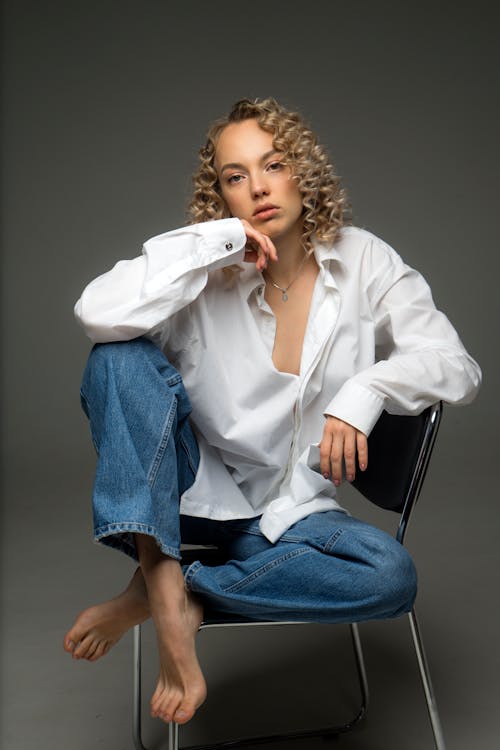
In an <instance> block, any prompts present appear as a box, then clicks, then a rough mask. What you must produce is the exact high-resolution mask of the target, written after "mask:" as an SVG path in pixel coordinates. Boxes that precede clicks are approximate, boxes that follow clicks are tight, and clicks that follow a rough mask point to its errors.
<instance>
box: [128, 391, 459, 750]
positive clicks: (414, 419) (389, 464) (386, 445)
mask: <svg viewBox="0 0 500 750" xmlns="http://www.w3.org/2000/svg"><path fill="white" fill-rule="evenodd" d="M441 414H442V404H440V403H439V404H435V405H434V406H432V407H429V408H428V409H426V410H425V411H424V412H422V414H420V415H418V416H394V415H389V414H388V413H387V412H384V413H383V414H382V416H381V417H380V419H379V421H378V422H377V424H376V425H375V427H374V429H373V431H372V433H371V435H370V437H369V440H368V446H369V447H368V455H369V466H368V469H367V470H366V471H365V472H359V471H358V472H357V475H356V480H355V481H354V482H353V484H354V486H355V487H356V489H357V490H358V491H359V492H361V494H362V495H364V497H366V498H367V499H368V500H370V501H371V502H373V503H375V504H376V505H378V506H379V507H381V508H385V509H387V510H391V511H394V512H396V513H398V514H399V515H400V520H399V525H398V529H397V532H396V539H397V540H398V541H399V542H401V544H403V541H404V536H405V533H406V530H407V528H408V522H409V520H410V516H411V513H412V511H413V508H414V506H415V503H416V501H417V498H418V496H419V493H420V490H421V487H422V484H423V481H424V477H425V473H426V470H427V466H428V463H429V459H430V456H431V453H432V449H433V446H434V441H435V439H436V435H437V431H438V427H439V422H440V420H441ZM184 555H185V560H184ZM194 560H201V562H202V563H203V564H206V565H210V564H212V565H216V564H220V562H221V558H220V553H219V552H218V550H216V549H209V548H202V549H195V550H192V549H191V550H187V551H186V552H185V553H183V562H184V561H185V562H187V563H190V562H193V561H194ZM205 617H206V619H205V621H204V622H203V624H202V626H201V627H202V629H204V628H214V627H228V626H250V627H255V626H259V625H267V626H268V625H289V624H293V625H297V624H298V623H296V622H294V623H282V622H280V623H270V622H255V621H253V620H246V619H244V618H237V617H235V618H232V617H231V618H229V617H228V616H227V615H225V614H220V613H216V612H208V613H206V615H205ZM408 617H409V622H410V629H411V634H412V638H413V645H414V648H415V653H416V656H417V661H418V666H419V669H420V677H421V680H422V686H423V689H424V693H425V699H426V702H427V708H428V711H429V718H430V722H431V726H432V731H433V735H434V742H435V746H436V750H445V744H444V739H443V734H442V730H441V723H440V720H439V715H438V711H437V706H436V700H435V697H434V692H433V688H432V684H431V679H430V674H429V668H428V665H427V660H426V657H425V652H424V647H423V642H422V636H421V632H420V627H419V625H418V621H417V617H416V614H415V610H414V609H413V610H412V611H411V612H409V613H408ZM303 625H304V626H306V625H307V623H303ZM349 627H350V630H351V637H352V643H353V649H354V655H355V659H356V665H357V672H358V678H359V686H360V693H361V705H360V708H359V710H358V712H357V714H356V715H355V716H354V717H353V719H352V720H351V721H349V722H348V723H346V724H344V725H341V726H329V727H321V728H319V729H311V730H305V731H301V732H289V733H286V734H273V735H270V736H266V737H251V738H245V739H236V740H228V741H225V742H218V743H215V744H203V745H193V746H190V747H189V748H184V750H220V749H222V748H235V747H241V746H244V745H247V744H252V743H253V744H260V743H265V742H273V741H279V740H284V739H300V738H305V737H316V736H322V737H328V736H331V735H338V734H340V733H342V732H346V731H348V730H349V729H351V728H352V727H353V726H354V725H355V724H357V723H358V722H359V721H360V719H362V717H363V716H364V715H365V713H366V709H367V706H368V682H367V677H366V670H365V665H364V659H363V652H362V649H361V641H360V637H359V631H358V627H357V625H356V623H352V624H351V625H349ZM133 738H134V745H135V748H136V750H146V748H145V746H144V745H143V744H142V739H141V626H140V625H137V626H136V627H135V628H134V716H133ZM169 750H179V735H178V726H177V725H176V724H175V723H172V724H171V725H170V726H169Z"/></svg>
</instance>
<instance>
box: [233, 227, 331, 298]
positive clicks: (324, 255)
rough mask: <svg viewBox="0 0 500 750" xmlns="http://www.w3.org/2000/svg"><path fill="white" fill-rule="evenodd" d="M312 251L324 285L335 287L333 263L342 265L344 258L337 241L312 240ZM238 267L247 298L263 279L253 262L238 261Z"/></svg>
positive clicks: (240, 282) (263, 283)
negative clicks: (322, 241) (327, 242)
mask: <svg viewBox="0 0 500 750" xmlns="http://www.w3.org/2000/svg"><path fill="white" fill-rule="evenodd" d="M313 252H314V256H315V258H316V261H317V263H318V266H319V268H320V273H321V275H322V277H323V282H324V284H325V286H329V287H336V286H337V285H336V283H335V281H334V276H333V274H334V272H335V264H337V263H338V264H339V265H340V266H342V267H344V266H345V260H344V259H343V256H342V254H341V252H340V251H339V249H338V242H337V243H335V244H333V245H331V244H328V245H327V244H323V243H321V242H317V241H315V240H313ZM238 267H239V268H240V269H241V271H236V274H237V276H238V278H239V286H240V289H241V293H242V296H243V297H244V299H246V300H248V299H249V297H250V295H251V294H252V293H253V292H255V291H256V290H257V289H258V288H259V287H263V286H265V280H264V277H263V276H262V274H261V273H260V271H257V269H256V268H255V266H254V265H253V264H249V263H240V264H238Z"/></svg>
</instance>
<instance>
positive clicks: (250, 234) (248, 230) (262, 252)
mask: <svg viewBox="0 0 500 750" xmlns="http://www.w3.org/2000/svg"><path fill="white" fill-rule="evenodd" d="M240 221H241V223H242V224H243V229H244V230H245V234H246V236H247V244H246V248H245V249H246V252H245V257H244V258H243V260H245V261H247V262H248V263H255V267H256V268H257V271H263V270H264V269H265V268H266V267H267V262H268V259H269V258H271V260H278V253H277V251H276V248H275V247H274V245H273V242H272V240H271V239H270V238H269V237H268V236H267V235H266V234H262V232H258V231H257V230H256V229H254V228H253V226H252V225H251V224H249V222H248V221H246V220H245V219H240Z"/></svg>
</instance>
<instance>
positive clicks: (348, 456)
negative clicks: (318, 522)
mask: <svg viewBox="0 0 500 750" xmlns="http://www.w3.org/2000/svg"><path fill="white" fill-rule="evenodd" d="M319 455H320V469H321V473H322V474H323V476H324V477H325V479H329V478H330V477H331V478H332V481H333V482H334V484H335V485H337V486H338V485H339V484H340V483H341V481H342V459H343V460H344V463H345V474H346V479H347V481H348V482H352V480H353V479H354V477H355V476H356V455H357V457H358V464H359V468H360V469H361V471H364V470H365V469H366V467H367V466H368V440H367V438H366V435H365V434H364V432H361V431H360V430H357V429H356V428H355V427H353V426H352V425H350V424H348V423H347V422H343V421H342V420H341V419H337V417H332V416H329V415H328V416H327V417H326V423H325V429H324V430H323V437H322V439H321V443H320V444H319Z"/></svg>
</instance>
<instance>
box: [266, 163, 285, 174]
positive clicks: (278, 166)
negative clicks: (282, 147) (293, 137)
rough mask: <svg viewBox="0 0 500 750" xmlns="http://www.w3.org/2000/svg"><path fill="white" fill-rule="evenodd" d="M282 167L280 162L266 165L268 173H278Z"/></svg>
mask: <svg viewBox="0 0 500 750" xmlns="http://www.w3.org/2000/svg"><path fill="white" fill-rule="evenodd" d="M283 166H284V165H283V164H282V163H281V162H280V161H272V162H271V163H270V164H268V165H267V169H268V171H269V172H278V171H279V170H280V169H282V167H283Z"/></svg>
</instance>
